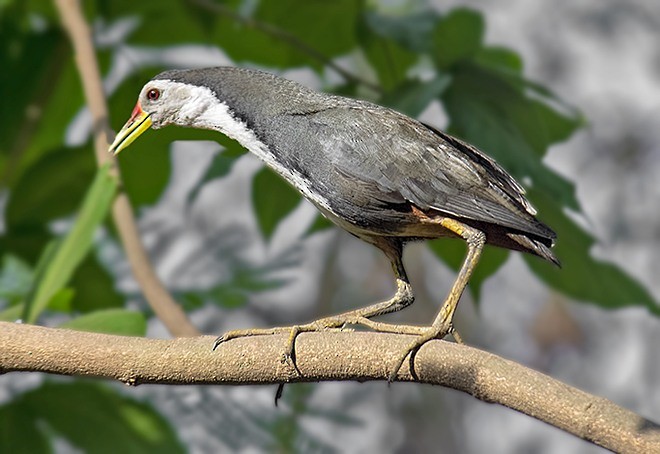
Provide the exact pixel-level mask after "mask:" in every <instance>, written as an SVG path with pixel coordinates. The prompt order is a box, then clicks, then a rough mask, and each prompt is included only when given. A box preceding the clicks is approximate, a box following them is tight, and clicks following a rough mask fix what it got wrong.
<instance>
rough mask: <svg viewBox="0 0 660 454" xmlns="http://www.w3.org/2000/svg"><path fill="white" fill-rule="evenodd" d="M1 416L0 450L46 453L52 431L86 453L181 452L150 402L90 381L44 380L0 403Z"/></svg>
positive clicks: (178, 443)
mask: <svg viewBox="0 0 660 454" xmlns="http://www.w3.org/2000/svg"><path fill="white" fill-rule="evenodd" d="M0 420H2V422H3V423H4V422H5V421H11V422H10V423H8V424H0V451H1V452H12V453H14V452H26V453H28V452H29V453H32V452H36V453H40V452H51V450H52V449H53V445H52V443H53V442H54V441H55V439H56V438H55V437H53V435H56V436H57V437H58V438H61V439H64V440H66V441H67V443H69V444H70V445H72V446H73V447H74V448H76V449H77V450H79V451H81V452H85V453H88V454H105V453H117V452H121V453H126V454H139V453H145V452H158V453H164V454H169V453H183V452H184V449H183V446H182V445H181V442H180V441H179V440H178V438H177V436H176V433H175V432H174V430H173V429H172V427H171V426H170V425H169V424H168V422H167V421H166V420H165V419H164V418H163V417H162V416H161V415H159V414H158V413H157V412H156V411H155V410H154V409H153V408H152V407H151V406H150V405H148V404H146V403H142V402H138V401H136V400H133V399H130V398H128V397H125V396H122V395H120V394H118V393H117V392H116V391H113V390H112V389H110V388H108V387H106V386H102V385H99V384H95V383H87V382H82V381H76V382H73V383H71V382H69V383H51V382H46V383H44V384H43V385H42V386H41V387H39V388H37V389H35V390H32V391H29V392H27V393H25V394H23V395H21V396H19V397H18V398H16V399H15V400H14V401H13V402H11V403H9V404H5V405H4V406H2V407H0ZM17 425H18V426H20V427H17ZM12 428H13V429H16V430H15V431H13V430H10V429H12ZM19 435H23V436H19ZM26 435H29V437H26ZM46 440H48V441H49V442H50V446H49V445H47V444H46ZM9 448H12V449H9ZM33 449H34V450H33Z"/></svg>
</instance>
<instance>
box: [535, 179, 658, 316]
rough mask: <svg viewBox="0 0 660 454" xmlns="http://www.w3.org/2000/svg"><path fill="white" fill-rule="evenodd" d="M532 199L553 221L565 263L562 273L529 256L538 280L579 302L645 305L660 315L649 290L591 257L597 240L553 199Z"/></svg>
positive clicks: (544, 196) (539, 196) (539, 195)
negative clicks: (567, 214)
mask: <svg viewBox="0 0 660 454" xmlns="http://www.w3.org/2000/svg"><path fill="white" fill-rule="evenodd" d="M530 197H532V198H533V200H534V202H535V204H536V205H537V207H538V208H539V209H540V212H541V213H543V215H544V217H547V218H548V219H552V223H551V225H552V228H553V229H554V230H555V231H556V232H557V238H558V239H557V245H556V247H555V253H556V255H557V257H558V258H559V260H560V261H561V269H558V268H556V267H553V266H551V265H550V264H547V263H545V262H543V261H542V260H538V259H537V258H535V257H528V256H526V257H525V260H526V262H527V264H528V265H529V267H530V268H531V269H532V270H533V271H534V272H535V274H536V275H537V276H539V277H540V278H541V279H542V280H543V281H545V282H546V283H547V284H548V285H550V286H551V287H552V288H554V289H556V290H558V291H560V292H562V293H563V294H565V295H568V296H570V297H572V298H576V299H578V300H582V301H589V302H593V303H596V304H598V305H599V306H602V307H606V308H609V309H613V308H620V307H626V306H631V305H642V306H646V307H647V308H648V309H649V310H650V311H651V312H653V313H655V314H660V308H659V307H658V306H657V305H656V303H655V302H654V301H653V298H652V297H651V295H650V294H649V292H648V290H646V289H645V288H644V287H643V286H642V285H640V284H639V283H638V282H637V281H635V280H634V279H633V278H631V277H630V276H628V275H627V274H626V273H625V272H624V271H623V270H621V269H620V268H619V267H618V266H616V265H613V264H610V263H606V262H603V261H600V260H596V259H595V258H593V257H592V256H591V252H590V251H591V248H592V247H593V245H594V243H595V241H594V239H593V237H592V236H591V235H589V234H588V233H587V232H585V231H584V230H583V229H582V228H581V227H579V226H578V225H577V224H575V222H573V221H572V220H571V219H570V218H569V217H568V216H566V215H565V214H564V213H563V211H562V210H561V208H560V207H559V206H557V204H556V201H555V200H553V199H552V197H551V196H549V195H548V194H543V193H541V192H540V191H538V190H532V191H530Z"/></svg>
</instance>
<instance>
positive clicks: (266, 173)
mask: <svg viewBox="0 0 660 454" xmlns="http://www.w3.org/2000/svg"><path fill="white" fill-rule="evenodd" d="M300 199H301V195H300V194H299V193H298V191H296V190H295V189H294V188H293V187H291V186H290V185H289V184H288V183H286V182H285V181H284V180H283V179H282V178H281V177H279V176H278V175H276V174H275V173H274V172H273V171H272V170H270V169H269V168H268V167H264V168H263V169H261V170H260V171H259V172H258V173H257V174H256V175H255V177H254V180H253V181H252V206H253V207H254V211H255V215H256V217H257V223H258V224H259V228H260V229H261V233H262V234H263V235H264V238H265V239H266V240H268V239H270V237H271V236H272V235H273V233H274V232H275V228H276V227H277V225H278V224H279V222H280V221H281V220H282V219H284V218H285V217H286V216H287V215H288V214H289V213H291V212H292V211H293V209H294V208H295V207H297V206H298V204H299V203H300Z"/></svg>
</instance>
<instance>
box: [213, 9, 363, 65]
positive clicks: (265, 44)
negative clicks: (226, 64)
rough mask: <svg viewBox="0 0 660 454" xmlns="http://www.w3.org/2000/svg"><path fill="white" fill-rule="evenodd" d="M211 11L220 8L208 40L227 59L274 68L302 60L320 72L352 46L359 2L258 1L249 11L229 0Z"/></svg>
mask: <svg viewBox="0 0 660 454" xmlns="http://www.w3.org/2000/svg"><path fill="white" fill-rule="evenodd" d="M216 9H218V10H220V11H221V12H220V13H218V16H217V17H218V20H217V22H216V24H215V35H214V38H213V41H214V42H215V43H218V45H219V46H220V47H221V48H222V50H223V51H225V52H226V53H227V55H229V56H230V57H231V58H232V60H234V61H240V62H246V61H247V62H251V63H256V64H259V65H264V66H269V67H276V68H291V67H296V66H302V65H305V64H306V65H311V66H312V67H313V68H315V69H317V70H320V69H321V68H322V67H323V64H322V60H324V59H332V58H333V57H336V56H339V55H342V54H347V53H348V52H350V51H351V50H352V49H353V48H354V47H355V45H356V27H357V20H358V16H359V14H360V11H361V2H360V1H359V0H335V1H333V2H325V1H319V0H310V1H305V2H300V1H298V0H278V1H276V2H275V1H262V2H259V3H258V4H257V6H256V8H252V9H250V8H249V7H246V5H245V3H244V2H240V1H232V2H225V3H222V4H218V6H217V7H216ZM211 12H212V10H211V9H210V10H209V13H211ZM330 36H331V37H332V39H328V37H330ZM312 54H313V55H312Z"/></svg>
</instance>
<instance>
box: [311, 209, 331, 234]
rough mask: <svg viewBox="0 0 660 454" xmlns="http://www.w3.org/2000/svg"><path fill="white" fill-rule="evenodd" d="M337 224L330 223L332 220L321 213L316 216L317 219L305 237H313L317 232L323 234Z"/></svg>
mask: <svg viewBox="0 0 660 454" xmlns="http://www.w3.org/2000/svg"><path fill="white" fill-rule="evenodd" d="M334 226H335V224H333V223H332V221H330V219H328V218H326V217H325V216H323V215H322V214H321V213H319V214H317V215H316V219H314V222H312V225H310V226H309V229H307V231H306V232H305V236H306V237H307V236H311V235H313V234H315V233H317V232H322V231H324V230H327V229H329V228H331V227H334Z"/></svg>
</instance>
